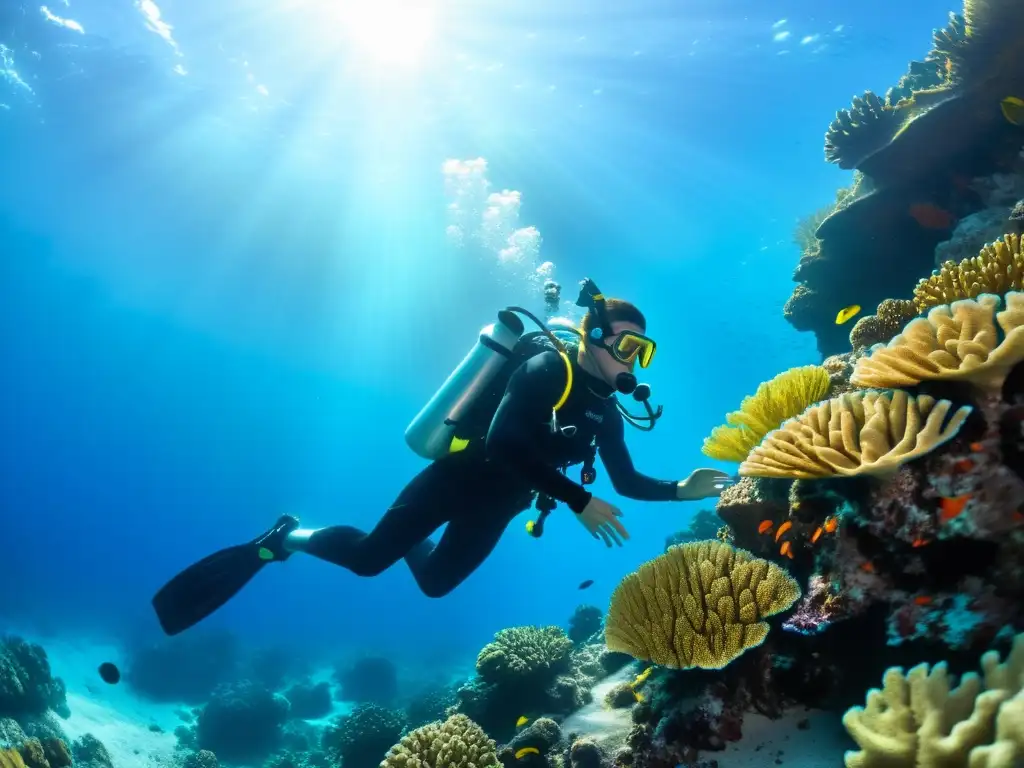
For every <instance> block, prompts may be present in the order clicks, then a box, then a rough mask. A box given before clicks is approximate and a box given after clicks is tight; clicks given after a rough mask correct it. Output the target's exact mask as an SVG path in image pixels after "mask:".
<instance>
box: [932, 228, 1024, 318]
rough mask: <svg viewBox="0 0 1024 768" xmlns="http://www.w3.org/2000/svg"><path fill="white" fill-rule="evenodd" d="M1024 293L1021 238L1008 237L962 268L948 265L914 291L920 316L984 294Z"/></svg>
mask: <svg viewBox="0 0 1024 768" xmlns="http://www.w3.org/2000/svg"><path fill="white" fill-rule="evenodd" d="M1020 290H1024V253H1022V252H1021V238H1020V235H1016V234H1013V235H1005V236H1004V237H1003V239H1002V240H996V241H995V242H994V243H990V244H988V245H986V246H985V247H984V248H982V249H981V251H980V252H979V253H978V255H977V256H973V257H971V258H969V259H964V260H963V261H961V262H960V263H959V264H958V263H957V262H955V261H947V262H944V263H943V264H942V267H941V268H940V269H938V270H936V271H935V272H934V273H932V275H931V277H927V278H925V279H924V280H921V281H920V282H919V283H918V284H917V287H916V288H914V305H915V306H916V307H917V311H918V312H919V313H921V312H925V311H927V310H928V309H930V308H931V307H937V306H939V305H942V304H951V303H952V302H954V301H959V300H960V299H974V298H977V297H978V296H980V295H981V294H983V293H992V294H996V295H1002V294H1004V293H1006V292H1007V291H1020Z"/></svg>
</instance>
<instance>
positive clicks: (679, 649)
mask: <svg viewBox="0 0 1024 768" xmlns="http://www.w3.org/2000/svg"><path fill="white" fill-rule="evenodd" d="M799 597H800V587H799V585H798V584H797V582H796V581H795V580H794V579H793V578H791V577H790V576H789V574H787V573H786V572H785V571H784V570H782V569H781V568H779V567H778V566H777V565H775V564H774V563H771V562H769V561H767V560H762V559H760V558H757V557H754V555H752V554H751V553H750V552H747V551H746V550H743V549H736V548H735V547H732V546H730V545H729V544H725V543H723V542H721V541H717V540H714V539H710V540H707V541H695V542H690V543H688V544H682V545H678V546H675V547H671V548H670V549H669V550H668V551H667V552H666V553H665V554H663V555H661V556H660V557H656V558H655V559H653V560H651V561H649V562H647V563H644V564H643V565H642V566H640V568H638V569H637V570H636V571H634V572H633V573H631V574H629V575H628V576H626V578H625V579H623V580H622V582H621V583H620V584H619V586H618V587H616V588H615V591H614V592H613V593H612V600H611V606H610V607H609V609H608V616H607V618H606V619H605V643H606V644H607V646H608V648H609V650H612V651H621V652H623V653H628V654H629V655H630V656H633V657H634V658H636V659H642V660H644V661H653V662H654V663H655V664H661V665H663V666H666V667H674V668H676V669H686V668H689V667H702V668H704V669H721V668H722V667H724V666H725V665H726V664H728V663H729V662H730V661H732V660H733V659H735V658H736V657H737V656H739V655H740V654H742V653H743V652H744V651H746V650H748V649H750V648H754V647H756V646H758V645H760V644H761V643H762V642H764V638H765V636H766V635H767V634H768V624H767V623H766V622H765V621H764V619H765V617H767V616H773V615H775V614H776V613H779V612H781V611H784V610H786V609H787V608H789V607H790V606H791V605H792V604H793V603H794V602H795V601H796V600H797V598H799Z"/></svg>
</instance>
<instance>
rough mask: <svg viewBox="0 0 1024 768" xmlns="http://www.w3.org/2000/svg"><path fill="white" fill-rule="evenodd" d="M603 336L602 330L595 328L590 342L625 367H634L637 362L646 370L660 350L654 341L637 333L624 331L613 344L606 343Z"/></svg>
mask: <svg viewBox="0 0 1024 768" xmlns="http://www.w3.org/2000/svg"><path fill="white" fill-rule="evenodd" d="M603 335H604V334H603V333H602V331H601V330H600V329H598V328H595V329H594V330H593V331H591V333H590V340H591V342H593V343H594V344H595V345H596V346H598V347H600V348H601V349H603V350H604V351H605V352H607V353H608V354H610V355H611V356H612V357H614V358H615V359H616V360H618V361H619V362H620V363H622V364H624V365H632V364H633V361H634V360H635V361H636V362H638V363H640V367H641V368H646V367H647V366H649V365H650V364H651V360H653V359H654V353H655V351H656V350H657V349H658V345H657V344H655V343H654V339H651V338H648V337H647V336H644V335H643V334H642V333H637V332H636V331H623V332H622V333H619V334H617V335H616V337H615V340H614V341H613V342H612V343H611V344H607V343H605V342H604V340H603V339H602V338H601V337H602V336H603Z"/></svg>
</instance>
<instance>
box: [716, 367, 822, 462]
mask: <svg viewBox="0 0 1024 768" xmlns="http://www.w3.org/2000/svg"><path fill="white" fill-rule="evenodd" d="M829 384H830V380H829V375H828V372H827V371H826V370H825V369H824V368H822V367H821V366H820V365H805V366H802V367H800V368H790V369H789V370H788V371H783V372H782V373H780V374H779V375H778V376H776V377H775V378H773V379H772V380H771V381H766V382H764V383H763V384H761V385H760V386H759V387H758V388H757V391H756V392H755V393H754V394H753V395H749V396H748V397H745V398H743V402H742V403H740V409H739V410H738V411H733V412H732V413H730V414H728V415H727V416H726V417H725V421H726V423H725V424H723V425H722V426H720V427H715V429H714V430H713V431H712V432H711V436H710V437H708V438H707V439H706V440H705V441H704V447H703V451H704V455H706V456H710V457H711V458H713V459H721V460H723V461H743V459H745V458H746V457H747V454H748V453H750V451H751V449H752V448H753V447H754V446H756V445H757V444H758V443H759V442H761V440H762V439H763V438H764V436H765V435H766V434H768V433H769V432H770V431H771V430H773V429H776V428H777V427H778V426H779V425H780V424H781V423H782V422H784V421H785V420H786V419H790V418H792V417H793V416H796V415H797V414H798V413H800V412H801V411H803V410H804V409H805V408H807V406H809V405H811V404H812V403H816V402H817V401H818V400H820V399H821V398H823V397H824V396H825V395H826V393H827V392H828V388H829Z"/></svg>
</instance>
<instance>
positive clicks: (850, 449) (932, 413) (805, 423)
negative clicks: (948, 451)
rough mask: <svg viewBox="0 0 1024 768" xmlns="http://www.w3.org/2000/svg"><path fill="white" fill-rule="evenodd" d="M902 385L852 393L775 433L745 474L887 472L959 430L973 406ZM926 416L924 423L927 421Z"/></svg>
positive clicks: (750, 459)
mask: <svg viewBox="0 0 1024 768" xmlns="http://www.w3.org/2000/svg"><path fill="white" fill-rule="evenodd" d="M951 408H952V403H950V402H949V401H948V400H938V401H936V400H935V399H934V398H932V397H928V396H925V395H922V396H920V397H916V398H914V397H910V396H909V395H908V394H907V393H906V392H902V391H897V392H894V393H892V394H891V395H889V394H886V393H879V392H867V393H864V392H857V393H853V392H850V393H847V394H845V395H840V396H839V397H836V398H833V399H832V400H828V401H827V402H824V403H821V404H820V405H817V406H815V407H813V408H809V409H808V410H807V411H806V412H805V413H803V414H802V415H801V416H799V417H798V418H796V419H791V420H790V421H788V422H786V423H785V424H784V425H783V426H782V428H781V429H778V430H777V431H775V432H773V433H772V434H770V435H769V436H768V437H767V438H765V441H764V442H763V443H762V444H761V445H759V446H758V447H757V448H756V449H754V451H752V452H751V454H750V456H749V457H747V460H746V461H744V462H743V464H741V465H740V471H739V473H740V475H743V476H745V477H785V478H791V479H811V478H820V477H834V476H836V475H843V476H851V475H867V474H881V475H886V474H889V473H891V472H893V471H894V470H895V469H897V468H898V467H899V466H900V465H901V464H903V463H905V462H907V461H910V460H911V459H914V458H917V457H918V456H923V455H924V454H926V453H930V452H931V451H933V450H935V449H936V448H937V447H939V446H940V445H942V444H943V443H945V442H946V441H948V440H951V439H952V438H953V437H955V436H956V433H957V432H958V431H959V430H960V427H962V426H963V424H964V422H965V421H966V419H967V417H968V415H970V412H971V408H970V406H962V407H960V408H958V409H957V410H956V411H955V412H954V413H953V416H952V418H950V419H949V420H948V422H947V419H946V417H947V416H948V415H949V412H950V409H951ZM922 422H923V423H922Z"/></svg>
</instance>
